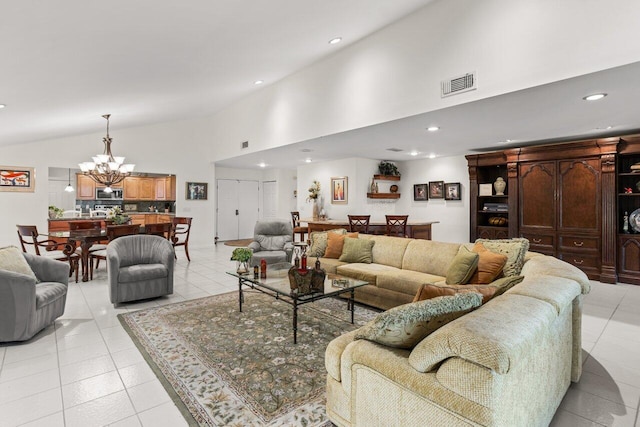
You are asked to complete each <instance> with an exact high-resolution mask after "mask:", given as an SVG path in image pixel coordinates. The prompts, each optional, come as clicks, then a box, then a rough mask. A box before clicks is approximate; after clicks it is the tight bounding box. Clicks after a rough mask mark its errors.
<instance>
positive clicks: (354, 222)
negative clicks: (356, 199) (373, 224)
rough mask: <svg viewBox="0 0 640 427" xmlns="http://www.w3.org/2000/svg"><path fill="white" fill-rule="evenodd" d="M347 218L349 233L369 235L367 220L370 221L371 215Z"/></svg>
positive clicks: (349, 216)
mask: <svg viewBox="0 0 640 427" xmlns="http://www.w3.org/2000/svg"><path fill="white" fill-rule="evenodd" d="M347 217H348V218H349V231H351V232H354V231H357V232H360V233H364V234H367V233H369V220H370V219H371V215H347Z"/></svg>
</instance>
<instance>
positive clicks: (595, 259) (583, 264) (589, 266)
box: [558, 252, 600, 270]
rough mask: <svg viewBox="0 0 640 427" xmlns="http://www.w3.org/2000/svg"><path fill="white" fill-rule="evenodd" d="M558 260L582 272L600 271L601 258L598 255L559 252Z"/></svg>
mask: <svg viewBox="0 0 640 427" xmlns="http://www.w3.org/2000/svg"><path fill="white" fill-rule="evenodd" d="M558 258H560V259H561V260H563V261H564V262H568V263H569V264H571V265H575V266H576V267H578V268H579V269H581V270H599V269H600V259H599V258H600V257H599V256H598V255H591V254H584V253H570V252H559V253H558Z"/></svg>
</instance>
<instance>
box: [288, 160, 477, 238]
mask: <svg viewBox="0 0 640 427" xmlns="http://www.w3.org/2000/svg"><path fill="white" fill-rule="evenodd" d="M378 163H380V162H379V161H378V160H371V159H363V158H351V159H342V160H335V161H329V162H319V163H312V164H308V165H303V166H300V167H298V210H299V211H300V216H301V217H302V218H310V217H311V216H312V212H313V210H312V205H311V203H307V202H306V201H305V199H306V197H307V195H308V188H309V187H310V186H311V183H312V182H313V180H318V181H320V185H321V190H322V195H323V196H324V197H325V202H324V207H325V210H326V211H327V214H328V215H329V218H331V219H337V220H345V221H346V219H347V215H371V220H373V221H384V220H385V218H384V216H385V215H409V219H410V220H417V221H419V220H422V221H439V223H438V224H434V225H433V226H432V231H433V240H438V241H442V242H457V243H459V242H468V241H469V190H468V189H469V173H468V170H467V160H466V159H465V158H464V156H455V157H442V158H437V159H421V160H412V161H406V162H396V165H397V166H398V169H399V170H400V173H401V174H402V175H401V180H400V182H396V181H393V182H390V181H388V182H385V181H378V184H379V187H380V192H388V190H389V187H390V186H391V185H392V184H396V185H398V187H399V192H400V199H397V200H379V199H368V198H367V192H369V187H370V185H371V178H372V177H373V174H376V173H378ZM334 176H347V177H348V178H349V200H348V202H349V203H348V204H346V205H332V204H331V196H330V194H331V193H330V189H329V188H330V181H331V177H334ZM429 181H445V182H459V183H460V184H461V197H462V200H460V201H455V200H444V199H432V200H428V201H422V202H415V201H413V185H414V184H424V183H428V182H429Z"/></svg>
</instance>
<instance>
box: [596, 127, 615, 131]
mask: <svg viewBox="0 0 640 427" xmlns="http://www.w3.org/2000/svg"><path fill="white" fill-rule="evenodd" d="M609 129H613V126H604V127H599V128H596V130H609Z"/></svg>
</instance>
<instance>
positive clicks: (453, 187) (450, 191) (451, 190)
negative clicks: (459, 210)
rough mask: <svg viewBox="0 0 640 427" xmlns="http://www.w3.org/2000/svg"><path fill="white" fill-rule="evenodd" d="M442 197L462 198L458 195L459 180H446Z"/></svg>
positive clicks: (448, 198)
mask: <svg viewBox="0 0 640 427" xmlns="http://www.w3.org/2000/svg"><path fill="white" fill-rule="evenodd" d="M444 199H445V200H462V197H460V183H459V182H447V183H445V184H444Z"/></svg>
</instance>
